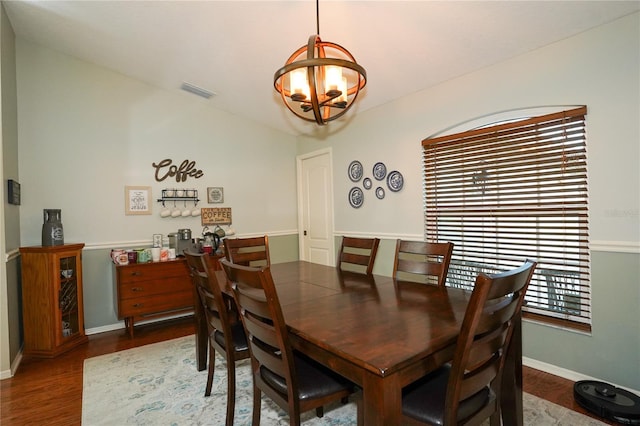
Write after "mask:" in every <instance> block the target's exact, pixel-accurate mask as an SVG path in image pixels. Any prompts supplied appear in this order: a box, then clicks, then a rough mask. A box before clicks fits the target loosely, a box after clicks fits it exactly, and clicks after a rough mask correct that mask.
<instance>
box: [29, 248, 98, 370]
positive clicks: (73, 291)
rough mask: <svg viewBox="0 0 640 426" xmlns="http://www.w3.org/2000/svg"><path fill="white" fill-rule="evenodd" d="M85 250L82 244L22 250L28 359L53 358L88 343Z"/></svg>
mask: <svg viewBox="0 0 640 426" xmlns="http://www.w3.org/2000/svg"><path fill="white" fill-rule="evenodd" d="M83 247H84V244H82V243H80V244H63V245H59V246H50V247H47V246H33V247H21V248H20V257H21V268H22V269H21V270H22V319H23V326H24V355H25V356H29V355H31V356H35V357H44V358H51V357H54V356H57V355H59V354H61V353H63V352H66V351H68V350H70V349H72V348H74V347H76V346H78V345H80V344H83V343H86V342H87V340H88V338H87V336H86V335H85V331H84V311H83V302H82V249H83Z"/></svg>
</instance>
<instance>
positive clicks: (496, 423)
mask: <svg viewBox="0 0 640 426" xmlns="http://www.w3.org/2000/svg"><path fill="white" fill-rule="evenodd" d="M501 418H502V412H501V411H500V403H498V408H497V409H496V411H494V412H493V414H491V417H490V420H489V424H490V425H491V426H501V425H502V421H501Z"/></svg>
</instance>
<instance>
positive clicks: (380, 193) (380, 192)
mask: <svg viewBox="0 0 640 426" xmlns="http://www.w3.org/2000/svg"><path fill="white" fill-rule="evenodd" d="M376 197H378V199H379V200H382V199H383V198H384V188H383V187H381V186H379V187H377V188H376Z"/></svg>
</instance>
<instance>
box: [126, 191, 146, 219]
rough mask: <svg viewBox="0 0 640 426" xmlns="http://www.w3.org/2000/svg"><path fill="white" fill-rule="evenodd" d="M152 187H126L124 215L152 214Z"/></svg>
mask: <svg viewBox="0 0 640 426" xmlns="http://www.w3.org/2000/svg"><path fill="white" fill-rule="evenodd" d="M151 201H152V200H151V187H150V186H125V187H124V214H126V215H132V214H151Z"/></svg>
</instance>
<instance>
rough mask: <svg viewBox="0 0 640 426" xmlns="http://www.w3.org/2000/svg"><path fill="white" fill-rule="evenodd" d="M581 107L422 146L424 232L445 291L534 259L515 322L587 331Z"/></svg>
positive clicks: (588, 300) (588, 298)
mask: <svg viewBox="0 0 640 426" xmlns="http://www.w3.org/2000/svg"><path fill="white" fill-rule="evenodd" d="M585 115H586V107H581V108H577V109H573V110H570V111H564V112H559V113H554V114H548V115H544V116H539V117H534V118H528V119H522V120H518V121H512V122H508V123H501V124H497V125H491V126H489V127H484V128H478V129H474V130H470V131H467V132H463V133H457V134H453V135H448V136H440V137H433V138H428V139H425V140H423V141H422V146H423V155H424V194H425V233H426V237H427V240H428V241H451V242H453V243H454V244H455V247H454V252H453V257H452V260H451V265H450V268H449V274H448V277H447V285H448V286H452V287H460V288H467V289H471V288H472V287H473V284H474V282H475V278H476V276H477V275H478V273H479V272H485V273H495V272H498V271H500V270H505V269H511V268H514V267H517V266H520V265H521V264H522V262H523V261H524V260H525V259H527V258H530V259H536V260H537V261H538V266H537V268H536V273H535V274H534V277H533V279H532V280H531V283H530V285H529V289H528V291H527V295H526V297H525V306H524V308H523V311H524V315H525V317H529V318H535V319H537V320H542V321H545V322H550V323H555V324H559V325H562V326H566V327H571V328H577V329H581V330H590V324H591V291H590V266H589V238H588V237H589V234H588V203H587V201H588V199H587V156H586V133H585Z"/></svg>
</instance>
